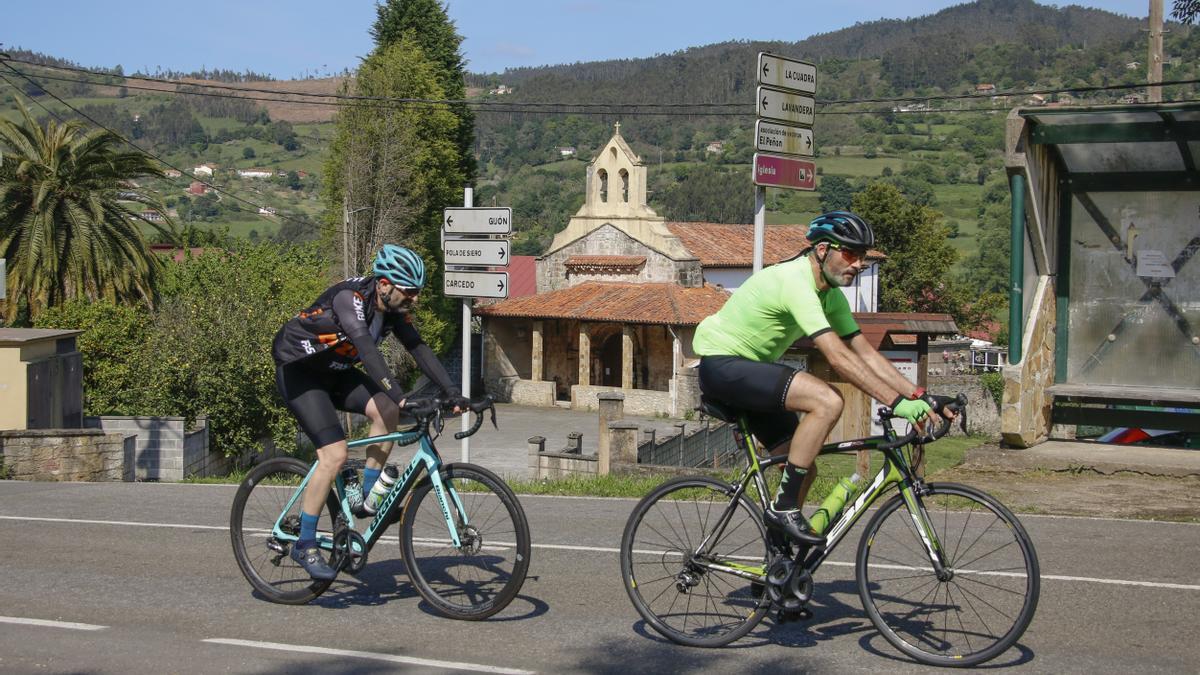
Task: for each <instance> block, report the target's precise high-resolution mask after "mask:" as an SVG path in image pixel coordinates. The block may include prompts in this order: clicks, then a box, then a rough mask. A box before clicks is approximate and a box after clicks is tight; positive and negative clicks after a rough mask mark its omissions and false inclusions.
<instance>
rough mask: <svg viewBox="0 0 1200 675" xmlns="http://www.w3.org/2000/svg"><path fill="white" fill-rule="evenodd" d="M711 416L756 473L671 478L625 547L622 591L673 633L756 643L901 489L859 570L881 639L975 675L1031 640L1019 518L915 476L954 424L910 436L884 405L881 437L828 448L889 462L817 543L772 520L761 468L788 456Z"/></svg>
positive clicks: (801, 602) (1028, 549)
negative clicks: (789, 535)
mask: <svg viewBox="0 0 1200 675" xmlns="http://www.w3.org/2000/svg"><path fill="white" fill-rule="evenodd" d="M946 407H947V408H948V409H949V410H952V411H957V412H958V413H959V415H960V416H961V418H962V420H963V428H964V429H965V426H966V397H965V396H963V395H962V394H959V395H958V397H957V398H956V399H954V400H953V402H952V403H949V404H948V405H947V406H946ZM701 409H702V410H703V412H705V413H707V414H709V415H711V416H713V417H716V418H718V419H721V420H725V421H727V422H730V423H732V424H733V425H735V426H734V428H735V433H734V435H735V438H736V441H737V443H738V445H739V447H741V448H742V449H743V450H744V451H745V453H746V458H747V464H746V468H745V469H744V470H743V471H742V472H741V473H740V475H739V476H738V477H736V478H735V479H734V480H733V481H732V482H726V481H722V480H717V479H715V478H710V477H704V476H694V477H682V478H675V479H672V480H668V481H667V482H665V483H663V484H662V485H660V486H659V487H657V488H656V489H655V490H654V491H652V492H651V493H650V494H648V495H646V497H645V498H643V499H642V500H641V501H640V502H639V503H638V505H637V507H636V508H634V510H633V513H632V514H631V515H630V517H629V521H628V523H627V524H626V526H625V532H624V534H623V536H622V538H621V576H622V578H623V580H624V584H625V590H626V591H627V592H628V594H629V598H630V600H632V601H633V605H634V607H635V608H637V611H638V613H639V614H640V615H641V616H642V618H643V619H645V621H646V623H648V624H649V625H650V626H651V627H652V628H654V630H656V631H657V632H659V633H660V634H662V635H663V636H664V637H666V638H668V639H670V640H672V641H674V642H677V643H679V644H684V645H691V646H699V647H717V646H722V645H726V644H729V643H730V642H733V641H734V640H737V639H738V638H741V637H742V636H744V635H746V634H747V633H748V632H750V630H752V629H753V628H754V627H755V626H756V625H757V624H758V623H759V621H761V620H762V619H763V617H764V616H765V615H766V614H767V613H768V611H769V610H770V609H771V608H772V607H777V608H778V609H779V610H780V611H781V612H783V613H801V612H806V611H807V610H806V609H805V606H806V605H807V603H808V601H809V600H810V599H811V598H812V592H813V575H814V574H816V572H817V570H818V569H819V568H820V567H821V563H823V562H824V561H825V560H826V559H827V558H828V557H829V555H830V554H831V553H832V552H833V550H834V549H835V548H837V546H838V544H839V543H841V542H842V540H843V539H844V538H845V536H846V534H847V533H848V532H849V530H850V528H851V527H853V526H854V524H855V523H856V522H858V521H859V520H860V519H861V518H863V517H864V515H865V514H866V513H867V511H868V509H870V508H871V507H872V506H873V505H875V504H876V503H877V502H879V501H880V500H881V499H882V498H883V497H885V496H886V495H887V494H888V493H889V492H890V491H891V488H892V487H893V486H895V487H896V488H898V493H897V494H894V495H892V496H891V498H890V499H887V500H886V501H884V502H883V504H882V506H880V507H879V509H878V510H877V511H876V512H875V515H874V516H873V517H872V518H871V519H870V521H869V522H868V523H867V526H866V530H865V531H864V532H863V535H862V538H861V539H860V541H859V544H858V553H857V557H856V559H855V565H854V571H855V579H856V582H857V587H858V594H859V597H860V598H861V599H862V603H863V607H864V608H865V609H866V612H867V616H868V617H869V618H870V620H871V623H873V624H874V625H875V627H876V628H877V629H878V630H879V632H880V633H881V634H882V635H883V636H884V638H886V639H887V641H888V642H889V643H891V644H892V645H893V646H894V647H896V649H899V650H900V651H901V652H903V653H904V654H906V655H907V656H909V657H911V658H913V659H915V660H917V661H919V662H920V663H923V664H926V665H937V666H963V667H967V666H974V665H978V664H980V663H983V662H985V661H988V660H990V659H993V658H995V657H996V656H998V655H1000V654H1001V653H1003V652H1004V651H1006V650H1007V649H1009V648H1010V647H1011V646H1012V645H1013V644H1015V643H1016V641H1017V640H1018V639H1019V638H1020V637H1021V635H1022V634H1023V633H1024V631H1025V629H1026V627H1027V626H1028V625H1029V622H1030V620H1032V618H1033V614H1034V611H1035V610H1036V608H1037V602H1038V595H1039V592H1040V586H1041V577H1040V572H1039V567H1038V559H1037V554H1036V552H1035V551H1034V546H1033V542H1032V541H1031V540H1030V538H1029V535H1028V534H1026V533H1025V529H1024V528H1023V527H1022V526H1021V523H1020V521H1018V520H1017V518H1016V516H1014V515H1013V514H1012V512H1010V511H1009V510H1008V509H1007V508H1005V507H1004V506H1003V505H1002V504H1000V502H998V501H997V500H996V499H995V498H993V497H991V496H990V495H988V494H986V493H984V492H982V491H980V490H976V489H975V488H971V487H968V486H965V485H957V484H954V483H940V482H936V483H934V482H930V483H927V482H925V480H924V479H923V478H922V477H921V476H920V475H919V473H918V472H916V471H915V470H914V467H915V466H917V465H918V464H919V462H920V458H921V453H923V452H924V444H926V443H928V442H932V441H933V440H935V439H936V438H940V437H941V436H943V435H945V433H946V432H947V431H948V430H949V428H950V423H949V421H948V420H946V419H945V418H944V417H943V418H942V424H941V425H940V427H939V428H938V429H936V430H934V431H933V432H932V433H930V434H929V435H925V434H923V433H918V431H917V430H915V429H914V430H912V431H910V432H908V433H907V434H905V435H903V436H900V435H898V434H897V432H895V431H894V430H893V429H892V424H891V423H892V419H893V413H892V411H891V410H890V409H889V408H887V407H883V408H880V410H879V413H878V419H879V423H880V424H881V425H882V427H883V433H882V434H881V435H879V436H873V437H868V438H861V439H857V440H852V441H845V442H840V443H830V444H827V445H825V446H823V447H822V449H821V453H822V454H827V453H836V452H854V451H859V450H874V451H879V452H881V453H882V454H883V465H882V468H881V469H880V470H879V473H878V474H876V475H875V477H874V479H873V480H872V481H871V482H870V483H869V484H867V485H866V486H865V487H863V488H862V489H861V491H860V492H859V493H858V494H857V496H854V495H851V497H850V499H848V500H847V502H846V504H845V508H844V509H843V510H842V511H841V512H840V513H837V514H831V515H830V519H829V523H828V525H827V526H826V527H825V528H823V532H822V533H823V534H824V535H825V536H826V537H827V540H826V544H825V545H824V546H822V547H808V546H800V545H796V544H793V543H791V542H789V541H787V540H786V538H785V537H784V536H783V535H781V534H777V533H775V532H769V531H768V530H767V528H766V527H765V524H764V522H763V509H765V508H767V506H768V503H767V497H766V495H767V485H766V480H765V478H764V475H763V472H764V470H765V469H767V468H768V467H772V466H777V465H780V464H782V463H783V462H785V461H786V460H787V457H786V455H779V456H773V457H763V456H760V455H759V454H758V453H757V452H756V450H755V443H754V441H753V440H752V438H751V434H750V430H749V428H748V426H747V422H746V418H745V417H744V413H743V412H742V411H739V410H737V409H734V408H731V407H729V406H725V405H722V404H719V403H715V402H713V401H708V400H704V401H702V405H701ZM939 417H940V416H939ZM752 488H753V489H752ZM752 497H757V499H756V500H755V499H753V498H752ZM756 502H757V503H756Z"/></svg>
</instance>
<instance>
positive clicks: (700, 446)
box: [637, 420, 743, 468]
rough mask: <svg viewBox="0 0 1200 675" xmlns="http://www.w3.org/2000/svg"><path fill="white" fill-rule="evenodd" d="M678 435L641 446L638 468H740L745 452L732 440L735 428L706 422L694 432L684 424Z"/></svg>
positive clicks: (651, 432) (678, 425) (651, 437)
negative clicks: (654, 466) (645, 465)
mask: <svg viewBox="0 0 1200 675" xmlns="http://www.w3.org/2000/svg"><path fill="white" fill-rule="evenodd" d="M675 426H676V427H678V428H679V432H678V433H675V434H672V435H670V436H666V437H664V438H661V439H660V438H655V433H654V431H653V430H650V431H648V432H647V434H648V435H649V438H648V439H647V440H646V441H645V442H643V443H642V444H640V445H638V453H637V455H638V464H656V465H659V466H684V467H707V468H724V467H736V466H741V464H742V458H743V452H742V450H741V449H740V448H738V446H737V443H736V441H735V440H734V436H733V425H731V424H727V423H725V422H720V421H714V420H705V421H704V424H703V426H700V427H697V428H695V429H693V430H691V431H687V430H686V425H685V424H684V423H682V422H681V423H679V424H676V425H675Z"/></svg>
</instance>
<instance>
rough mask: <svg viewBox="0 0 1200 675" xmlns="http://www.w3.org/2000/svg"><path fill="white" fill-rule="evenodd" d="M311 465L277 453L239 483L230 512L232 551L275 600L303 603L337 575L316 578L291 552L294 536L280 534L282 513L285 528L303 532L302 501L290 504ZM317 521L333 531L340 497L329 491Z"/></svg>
mask: <svg viewBox="0 0 1200 675" xmlns="http://www.w3.org/2000/svg"><path fill="white" fill-rule="evenodd" d="M308 470H309V466H308V465H307V464H305V463H304V462H302V461H300V460H298V459H295V458H293V457H276V458H274V459H269V460H267V461H265V462H263V463H262V464H259V465H258V466H256V467H254V468H253V469H252V470H251V471H250V473H249V474H247V475H246V478H245V479H244V480H243V481H242V484H241V486H239V487H238V491H237V494H236V495H235V496H234V498H233V508H232V509H231V511H230V514H229V536H230V538H231V539H232V541H233V557H234V559H236V560H237V564H238V568H240V569H241V570H242V574H243V575H245V577H246V580H247V581H249V582H250V585H251V586H253V587H254V589H255V590H257V591H258V592H259V593H261V594H262V595H263V597H265V598H266V599H267V600H270V601H271V602H278V603H281V604H285V605H303V604H304V603H306V602H309V601H310V600H312V599H313V598H315V597H317V596H318V595H320V594H322V593H324V592H325V589H327V588H329V585H330V584H331V583H333V582H332V580H328V581H317V580H314V579H313V578H312V577H310V576H309V575H308V572H305V571H304V568H302V567H300V565H298V564H297V563H296V562H295V561H293V560H292V559H291V557H290V556H289V555H288V553H289V552H291V540H280V539H277V538H276V537H275V536H274V535H273V534H272V531H273V528H274V526H275V523H276V522H277V521H279V519H280V514H283V516H282V517H283V522H282V529H283V530H284V531H285V532H287V533H288V534H292V535H298V534H299V533H300V502H301V499H300V498H299V497H297V499H296V500H295V502H294V503H293V504H292V506H291V508H290V509H288V510H287V512H286V513H284V510H285V509H286V508H287V504H288V502H289V501H291V499H292V496H293V495H294V494H295V493H296V491H297V489H298V488H299V486H300V482H301V481H303V480H304V477H305V476H307V475H308ZM325 507H326V508H325V509H324V510H323V511H322V513H321V514H320V518H319V520H318V521H317V534H318V536H323V537H331V536H333V529H334V523H335V521H336V518H337V513H338V502H337V498H336V497H335V496H334V493H333V491H332V490H331V491H330V493H329V499H328V500H326V504H325Z"/></svg>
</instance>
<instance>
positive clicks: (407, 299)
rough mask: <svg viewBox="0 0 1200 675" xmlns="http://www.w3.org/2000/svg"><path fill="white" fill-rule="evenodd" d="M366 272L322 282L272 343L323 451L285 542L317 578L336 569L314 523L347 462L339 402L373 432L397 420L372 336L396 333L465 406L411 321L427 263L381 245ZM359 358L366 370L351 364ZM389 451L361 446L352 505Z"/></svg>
mask: <svg viewBox="0 0 1200 675" xmlns="http://www.w3.org/2000/svg"><path fill="white" fill-rule="evenodd" d="M373 272H374V274H373V275H371V276H367V277H356V278H353V279H346V280H345V281H342V282H339V283H337V284H334V285H333V286H331V287H330V288H328V289H327V290H326V291H325V292H324V293H322V294H321V295H320V297H318V298H317V300H316V302H314V303H313V304H312V306H310V307H309V308H307V309H305V310H304V311H302V312H300V313H298V314H297V315H296V316H294V317H292V318H291V319H289V320H288V321H287V323H285V324H284V325H283V327H282V328H280V329H279V332H278V333H276V334H275V340H274V342H273V344H272V348H271V353H272V355H273V356H274V358H275V382H276V384H277V385H278V387H279V393H280V394H282V395H283V399H284V401H286V402H287V406H288V408H289V409H290V410H291V411H292V414H294V415H295V416H296V419H297V421H299V422H300V426H301V428H303V429H304V433H306V434H308V437H309V438H310V439H312V442H313V444H314V445H316V446H317V458H318V459H319V460H320V463H319V465H318V467H317V471H316V472H315V473H314V474H313V476H312V479H311V481H310V482H309V485H308V487H307V488H306V489H305V491H304V496H303V501H302V504H301V518H300V536H299V540H298V541H297V542H296V545H295V546H294V547H293V548H292V558H293V559H294V560H295V561H296V562H298V563H299V564H300V565H301V566H303V567H304V569H305V570H306V571H307V572H308V573H309V574H310V575H311V576H312V577H313V578H315V579H332V578H333V577H334V576H336V572H335V571H334V570H333V569H332V568H331V567H330V566H329V565H328V564H327V563H326V562H325V560H324V558H323V557H322V556H321V553H320V549H319V548H318V547H317V543H316V524H317V517H318V514H320V512H321V508H322V506H323V505H324V500H325V495H327V494H329V490H330V488H331V486H332V485H333V481H334V478H335V476H337V473H338V471H340V470H341V468H342V465H343V464H345V462H346V453H347V445H346V433H345V431H344V430H343V429H342V424H341V422H340V421H339V420H338V414H337V411H338V410H345V411H349V412H355V413H359V414H362V415H366V416H367V418H368V419H370V421H371V432H370V433H371V435H372V436H378V435H383V434H387V433H391V432H392V431H394V430H395V429H396V426H397V424H398V423H399V417H400V405H402V404H403V402H404V397H405V393H404V392H403V390H402V389H401V387H400V385H399V384H398V383H397V382H396V381H395V379H394V378H393V376H392V373H391V371H390V370H389V369H388V367H387V364H386V363H385V362H384V360H383V356H382V354H380V353H379V347H378V345H379V343H380V342H382V341H383V339H384V338H385V337H386V336H387V335H388V334H389V333H392V334H394V335H395V336H396V337H397V338H398V339H399V340H400V343H401V344H403V345H404V348H405V349H407V350H408V352H409V353H410V354H412V356H413V358H414V359H415V360H416V362H417V366H418V367H419V368H420V369H421V372H423V373H424V374H425V375H426V376H427V377H428V378H429V379H430V380H431V381H433V383H434V384H436V385H437V386H439V387H440V388H441V389H442V391H443V395H444V397H446V398H448V399H449V400H453V401H456V402H457V403H458V405H457V406H456V408H457V409H456V412H457V411H461V410H465V409H466V400H465V399H463V398H462V395H461V392H460V391H459V389H458V388H457V387H456V386H454V383H453V382H452V381H451V380H450V376H449V375H448V374H447V373H446V369H445V368H443V367H442V364H441V362H440V361H438V359H437V357H436V356H435V355H434V353H433V350H432V349H430V348H429V345H427V344H425V342H424V341H423V340H422V339H421V335H420V333H418V332H417V329H416V327H415V326H414V325H413V322H412V308H413V304H414V303H415V302H416V300H417V296H418V294H419V293H420V292H421V287H422V286H424V285H425V262H424V261H423V260H421V257H420V256H419V255H417V254H416V253H414V252H412V251H410V250H408V249H406V248H403V247H401V246H394V245H392V244H386V245H384V247H383V248H382V249H381V250H380V251H379V253H378V254H377V255H376V256H375V263H374V267H373ZM359 363H361V364H362V366H363V370H359V369H358V368H355V365H356V364H359ZM364 371H365V372H364ZM391 451H392V444H391V443H376V444H372V445H369V446H367V450H366V453H367V463H366V469H365V470H364V471H363V481H362V488H363V491H362V494H352V495H349V497H350V499H351V502H352V504H354V506H355V507H356V509H357V508H359V507H360V505H361V501H359V500H360V499H361V498H362V497H363V496H364V495H365V494H366V493H367V492H369V491H370V489H371V487H372V485H374V483H375V481H376V480H377V479H378V478H379V474H380V472H381V471H382V469H383V466H384V463H385V462H386V461H387V457H388V455H389V454H390V453H391Z"/></svg>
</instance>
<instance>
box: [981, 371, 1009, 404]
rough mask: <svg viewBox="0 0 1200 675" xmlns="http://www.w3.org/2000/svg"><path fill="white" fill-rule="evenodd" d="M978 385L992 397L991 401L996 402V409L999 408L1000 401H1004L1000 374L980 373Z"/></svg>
mask: <svg viewBox="0 0 1200 675" xmlns="http://www.w3.org/2000/svg"><path fill="white" fill-rule="evenodd" d="M979 384H981V385H983V388H984V389H985V390H986V391H987V392H988V393H989V394H991V395H992V400H993V401H995V402H996V407H997V408H999V407H1000V403H1001V401H1003V400H1004V376H1003V375H1001V374H1000V373H982V374H981V375H980V376H979Z"/></svg>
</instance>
